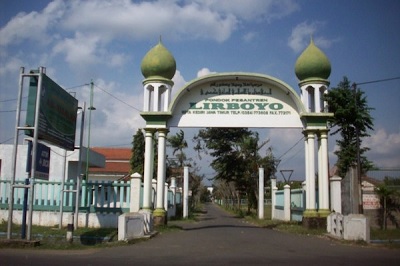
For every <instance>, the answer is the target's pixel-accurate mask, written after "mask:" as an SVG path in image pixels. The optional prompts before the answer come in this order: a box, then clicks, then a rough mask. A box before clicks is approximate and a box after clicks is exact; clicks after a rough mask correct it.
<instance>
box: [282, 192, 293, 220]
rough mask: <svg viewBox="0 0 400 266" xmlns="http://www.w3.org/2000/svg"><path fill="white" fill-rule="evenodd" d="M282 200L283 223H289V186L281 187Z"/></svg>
mask: <svg viewBox="0 0 400 266" xmlns="http://www.w3.org/2000/svg"><path fill="white" fill-rule="evenodd" d="M283 191H284V192H283V198H284V207H283V212H284V220H285V221H290V207H291V204H290V186H289V185H288V184H286V185H285V186H284V187H283Z"/></svg>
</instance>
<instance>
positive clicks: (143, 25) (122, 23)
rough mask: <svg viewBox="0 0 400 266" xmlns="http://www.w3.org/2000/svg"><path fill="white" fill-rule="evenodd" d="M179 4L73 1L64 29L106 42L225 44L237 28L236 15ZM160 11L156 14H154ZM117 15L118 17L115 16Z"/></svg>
mask: <svg viewBox="0 0 400 266" xmlns="http://www.w3.org/2000/svg"><path fill="white" fill-rule="evenodd" d="M179 3H180V2H179V1H153V2H141V3H132V2H130V1H117V2H112V4H111V2H106V1H79V2H78V1H74V2H72V3H71V4H70V6H69V12H68V14H67V15H66V16H65V19H64V21H63V24H62V26H63V27H64V28H65V29H68V30H71V31H75V30H77V29H79V30H80V31H83V32H90V33H91V34H99V35H100V34H101V36H102V38H104V40H108V41H111V40H112V39H114V38H128V39H133V40H142V39H148V38H154V37H155V36H159V35H164V36H169V38H178V39H179V38H185V39H214V40H216V41H219V42H222V41H224V40H226V39H227V38H229V36H230V34H231V33H232V31H233V30H235V28H236V24H237V19H236V18H235V17H234V16H233V15H225V16H222V15H221V14H220V13H218V12H215V11H212V10H210V9H207V8H204V7H202V6H200V5H198V4H196V3H189V4H185V5H179ZM154 10H157V15H153V14H154ZM115 14H118V15H115Z"/></svg>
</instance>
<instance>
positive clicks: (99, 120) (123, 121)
mask: <svg viewBox="0 0 400 266" xmlns="http://www.w3.org/2000/svg"><path fill="white" fill-rule="evenodd" d="M94 84H95V86H94V96H93V105H94V107H95V108H96V110H94V111H92V120H91V122H92V123H91V143H94V144H96V143H97V144H100V145H104V144H105V143H106V145H107V146H112V145H127V146H129V145H130V143H131V141H132V136H133V135H134V134H135V132H136V130H137V129H138V128H143V127H144V125H145V123H144V120H143V118H142V117H141V116H140V110H142V105H143V95H142V94H141V95H133V94H128V93H125V92H122V90H121V89H120V87H119V86H120V85H119V84H117V83H115V82H108V83H107V82H105V81H104V80H102V79H98V80H95V81H94ZM82 94H83V95H82V97H79V98H83V99H88V98H89V87H86V88H85V89H84V90H83V92H82ZM111 95H112V96H111ZM132 106H133V107H135V108H137V109H138V110H136V109H134V108H132ZM86 123H88V121H86ZM105 125H106V126H105Z"/></svg>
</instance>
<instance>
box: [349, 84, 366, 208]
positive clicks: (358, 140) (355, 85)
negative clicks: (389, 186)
mask: <svg viewBox="0 0 400 266" xmlns="http://www.w3.org/2000/svg"><path fill="white" fill-rule="evenodd" d="M352 87H353V92H354V104H355V108H356V117H357V116H358V98H357V97H358V96H357V84H356V83H353V85H352ZM356 121H357V120H356ZM354 127H355V131H356V165H357V172H356V174H357V180H358V213H359V214H362V213H364V210H363V194H362V180H361V160H360V129H359V128H358V125H357V123H356V122H355V123H354Z"/></svg>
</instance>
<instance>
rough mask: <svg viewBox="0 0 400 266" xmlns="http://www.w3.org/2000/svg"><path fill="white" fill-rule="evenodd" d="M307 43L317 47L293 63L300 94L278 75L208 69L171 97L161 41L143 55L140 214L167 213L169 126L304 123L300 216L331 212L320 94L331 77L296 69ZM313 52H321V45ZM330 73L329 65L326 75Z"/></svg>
mask: <svg viewBox="0 0 400 266" xmlns="http://www.w3.org/2000/svg"><path fill="white" fill-rule="evenodd" d="M310 47H311V52H314V53H315V48H316V47H315V46H314V44H313V43H312V42H311V43H310V46H309V47H308V48H307V49H306V50H305V51H304V52H303V54H302V55H301V56H300V57H299V60H298V62H297V63H296V74H297V76H298V77H299V75H300V76H301V77H300V78H301V79H302V80H301V81H300V87H301V97H299V95H298V94H297V93H296V92H295V91H294V90H293V89H292V88H291V87H290V86H289V85H287V84H286V83H284V82H283V81H281V80H278V79H276V78H273V77H270V76H267V75H262V74H256V73H243V72H238V73H219V74H212V75H208V76H204V77H201V78H198V79H195V80H193V81H191V82H189V83H187V84H186V85H185V86H184V87H183V88H181V89H180V90H179V92H178V93H177V94H176V95H175V97H174V99H173V100H172V101H171V90H172V87H173V82H172V80H171V79H172V77H173V75H174V73H175V70H176V65H175V60H174V58H173V57H172V55H171V54H170V53H169V51H168V50H167V49H166V48H165V47H164V46H163V45H162V44H161V42H160V43H159V44H158V45H156V46H155V47H154V48H153V49H152V50H150V51H149V52H148V53H147V54H146V56H145V57H144V59H143V61H142V73H143V75H144V76H145V80H144V81H143V85H144V110H143V112H142V113H141V116H142V117H143V118H144V119H145V121H146V127H145V149H146V152H145V167H144V197H143V209H142V213H144V214H147V216H146V215H145V217H147V219H152V215H154V217H164V216H165V210H164V195H163V193H164V192H163V191H164V189H163V186H164V183H165V173H166V169H165V167H166V156H165V155H166V152H165V150H166V135H167V133H168V131H169V128H170V127H255V128H302V129H303V134H304V136H305V138H304V139H305V169H306V173H305V174H306V211H305V212H304V214H303V215H304V217H306V218H307V217H308V218H313V217H326V216H327V215H328V214H329V213H330V211H329V192H328V141H327V138H328V128H327V120H328V118H329V117H331V116H332V114H330V113H326V112H325V110H326V107H325V103H324V101H323V98H322V95H323V94H324V93H326V92H327V87H328V85H329V82H328V81H327V80H326V78H327V77H326V78H323V77H322V78H321V76H319V77H316V78H313V77H311V78H310V75H306V74H305V73H304V71H303V72H301V71H302V70H298V65H299V61H301V59H302V57H304V54H306V55H307V53H310V51H309V49H310ZM312 49H314V50H312ZM316 49H318V48H316ZM317 52H320V53H322V52H321V51H320V50H319V49H318V50H317ZM318 55H319V54H318ZM303 61H304V60H303ZM300 63H302V62H300ZM317 64H318V62H317ZM306 67H307V66H306ZM317 67H318V66H317ZM322 67H324V66H322ZM312 71H314V70H312ZM312 71H311V72H312ZM317 73H321V71H320V72H317ZM311 74H312V75H313V73H311ZM329 74H330V65H329V73H328V76H329ZM324 75H326V74H324ZM155 134H156V135H157V138H158V169H157V191H158V195H157V200H156V206H155V210H154V211H152V210H151V208H152V207H151V189H152V183H151V182H152V173H153V162H154V158H153V157H154V153H153V137H154V135H155ZM316 140H317V149H316V147H315V142H316ZM316 150H317V154H315V153H316V152H315V151H316ZM316 162H317V163H316ZM316 165H317V167H316ZM316 171H317V172H318V186H319V187H318V189H319V194H318V202H319V206H318V208H317V206H316V193H315V191H316V188H315V183H316V182H315V172H316Z"/></svg>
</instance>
